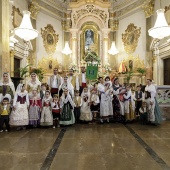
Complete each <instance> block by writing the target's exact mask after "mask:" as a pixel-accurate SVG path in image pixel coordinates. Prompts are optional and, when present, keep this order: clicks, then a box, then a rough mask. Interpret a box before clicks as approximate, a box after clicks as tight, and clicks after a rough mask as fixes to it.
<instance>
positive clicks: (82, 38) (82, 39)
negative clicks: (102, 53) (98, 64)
mask: <svg viewBox="0 0 170 170" xmlns="http://www.w3.org/2000/svg"><path fill="white" fill-rule="evenodd" d="M87 30H92V31H93V33H94V44H93V47H92V48H93V49H94V50H95V52H96V54H97V55H98V56H99V50H98V47H99V41H98V28H97V26H96V25H95V24H94V23H85V24H84V26H83V27H82V29H81V31H82V33H81V35H80V49H81V51H80V60H83V59H84V57H85V54H86V51H85V32H86V31H87ZM94 46H95V47H94Z"/></svg>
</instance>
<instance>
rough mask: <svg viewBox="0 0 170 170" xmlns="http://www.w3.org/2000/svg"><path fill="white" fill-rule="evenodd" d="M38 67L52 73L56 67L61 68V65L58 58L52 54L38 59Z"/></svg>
mask: <svg viewBox="0 0 170 170" xmlns="http://www.w3.org/2000/svg"><path fill="white" fill-rule="evenodd" d="M37 67H38V68H43V70H44V72H45V73H46V74H47V73H48V74H52V73H53V69H54V68H58V69H60V68H61V66H60V64H59V63H58V61H57V59H55V58H54V57H52V56H48V57H43V58H42V59H41V60H39V61H38V66H37Z"/></svg>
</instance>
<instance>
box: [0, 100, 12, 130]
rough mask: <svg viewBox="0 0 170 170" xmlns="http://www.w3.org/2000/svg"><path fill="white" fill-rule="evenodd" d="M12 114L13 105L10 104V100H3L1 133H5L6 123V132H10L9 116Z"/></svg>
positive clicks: (1, 106) (0, 113)
mask: <svg viewBox="0 0 170 170" xmlns="http://www.w3.org/2000/svg"><path fill="white" fill-rule="evenodd" d="M10 112H11V105H10V104H9V99H8V98H4V99H3V100H2V104H0V132H3V131H4V127H3V126H4V123H5V126H6V128H5V132H8V131H9V130H10V126H9V114H10Z"/></svg>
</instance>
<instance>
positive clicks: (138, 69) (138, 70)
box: [137, 68, 146, 75]
mask: <svg viewBox="0 0 170 170" xmlns="http://www.w3.org/2000/svg"><path fill="white" fill-rule="evenodd" d="M137 72H138V73H140V74H142V75H144V74H145V73H146V70H145V69H144V68H137Z"/></svg>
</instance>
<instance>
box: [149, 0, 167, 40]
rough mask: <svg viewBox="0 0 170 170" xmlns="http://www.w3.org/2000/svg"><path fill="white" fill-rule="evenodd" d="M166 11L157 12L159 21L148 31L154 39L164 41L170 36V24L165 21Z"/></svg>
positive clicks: (159, 10)
mask: <svg viewBox="0 0 170 170" xmlns="http://www.w3.org/2000/svg"><path fill="white" fill-rule="evenodd" d="M160 3H161V1H160ZM160 6H161V4H160ZM164 11H165V10H164V9H158V10H157V11H156V12H157V19H156V22H155V25H154V27H153V28H151V29H149V30H148V33H149V36H151V37H153V38H158V39H162V38H164V37H167V36H169V35H170V26H168V23H167V21H166V19H165V14H164Z"/></svg>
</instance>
